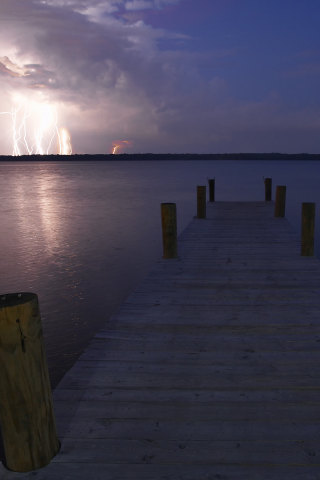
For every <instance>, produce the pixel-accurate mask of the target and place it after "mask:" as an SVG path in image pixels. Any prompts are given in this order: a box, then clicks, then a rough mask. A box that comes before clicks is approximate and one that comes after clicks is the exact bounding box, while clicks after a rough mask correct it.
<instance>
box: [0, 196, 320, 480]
mask: <svg viewBox="0 0 320 480" xmlns="http://www.w3.org/2000/svg"><path fill="white" fill-rule="evenodd" d="M273 209H274V204H273V202H216V203H209V204H207V218H206V219H197V218H194V219H193V220H192V222H191V223H190V224H189V226H188V227H187V228H186V229H185V231H184V232H183V233H182V234H181V235H180V237H179V239H178V255H179V257H178V259H176V260H160V261H159V262H158V263H157V264H156V265H155V267H154V268H153V269H152V271H151V272H150V273H149V275H148V277H147V278H146V279H145V280H144V281H143V282H142V283H141V285H140V286H139V287H138V288H137V290H136V291H135V292H134V293H133V294H132V295H130V296H129V297H128V299H127V300H126V302H125V303H124V304H123V305H122V306H121V307H120V308H119V310H118V312H117V313H116V314H115V315H114V316H113V317H112V318H111V319H110V321H109V322H107V324H106V325H105V327H104V329H102V330H101V331H100V332H99V333H98V334H97V335H96V336H95V338H94V340H93V341H92V342H91V344H90V346H89V348H87V350H86V351H85V352H84V353H83V355H82V356H81V357H80V359H79V360H78V361H77V362H76V363H75V365H74V366H73V368H72V369H71V370H70V371H69V372H68V373H67V375H66V376H65V377H64V379H63V380H62V382H61V383H60V385H59V386H58V387H57V388H56V390H55V391H54V395H53V396H54V403H55V412H56V417H57V423H58V432H59V438H60V439H61V442H62V446H61V451H60V453H59V454H58V455H57V456H56V457H55V458H54V459H53V461H52V462H51V464H50V465H49V466H48V467H45V468H44V469H42V470H38V471H37V472H36V473H37V475H36V477H35V473H34V472H33V473H29V474H15V473H11V472H7V471H5V469H4V468H3V467H2V469H0V477H1V479H3V480H9V479H10V480H11V479H13V480H15V479H18V478H21V477H23V478H27V479H31V478H37V479H39V480H58V479H59V480H60V479H66V480H69V479H70V480H71V479H77V480H82V479H88V478H94V479H95V480H100V479H101V480H102V479H103V480H111V479H112V480H138V479H139V480H144V479H145V480H147V479H148V480H160V479H166V480H216V479H223V480H251V479H252V480H257V479H259V480H278V479H281V480H298V479H299V480H317V479H320V442H319V437H320V263H319V260H318V259H316V258H315V257H301V256H300V239H299V236H298V235H297V233H296V232H295V231H294V230H293V229H292V227H291V226H290V224H289V223H288V221H287V220H286V219H285V218H274V217H273Z"/></svg>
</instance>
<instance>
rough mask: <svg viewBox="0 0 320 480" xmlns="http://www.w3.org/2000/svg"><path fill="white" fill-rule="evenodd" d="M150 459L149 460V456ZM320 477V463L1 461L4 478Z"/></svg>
mask: <svg viewBox="0 0 320 480" xmlns="http://www.w3.org/2000/svg"><path fill="white" fill-rule="evenodd" d="M146 460H147V459H146ZM35 473H36V474H37V477H36V478H37V479H38V480H61V479H63V480H74V479H77V480H88V478H94V479H95V480H159V479H166V480H244V479H245V480H257V479H259V480H278V479H286V480H287V479H288V480H289V479H290V480H306V479H308V480H319V479H320V474H319V464H318V465H294V466H293V465H270V464H268V465H258V466H255V465H251V464H249V465H243V464H236V465H226V464H213V463H212V462H210V463H208V464H207V465H191V464H188V465H185V464H184V463H181V464H178V465H168V464H164V465H159V464H151V463H148V462H147V461H145V462H143V463H142V464H131V463H130V464H118V465H115V464H114V463H109V464H108V465H107V466H106V465H105V464H100V463H98V464H96V463H93V462H88V463H56V462H55V463H51V464H50V465H49V466H48V467H46V469H45V471H43V470H42V471H41V470H37V471H36V472H31V473H29V474H15V473H12V472H8V471H6V470H5V469H4V468H3V467H2V468H1V464H0V474H1V480H19V479H21V478H24V479H26V480H31V479H34V478H35Z"/></svg>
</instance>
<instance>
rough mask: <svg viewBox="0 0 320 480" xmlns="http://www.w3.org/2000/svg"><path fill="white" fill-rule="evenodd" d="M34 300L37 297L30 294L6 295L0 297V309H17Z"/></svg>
mask: <svg viewBox="0 0 320 480" xmlns="http://www.w3.org/2000/svg"><path fill="white" fill-rule="evenodd" d="M35 298H37V295H36V294H35V293H31V292H21V293H6V294H3V295H0V308H8V307H17V306H18V305H23V304H24V303H28V302H30V301H31V300H34V299H35Z"/></svg>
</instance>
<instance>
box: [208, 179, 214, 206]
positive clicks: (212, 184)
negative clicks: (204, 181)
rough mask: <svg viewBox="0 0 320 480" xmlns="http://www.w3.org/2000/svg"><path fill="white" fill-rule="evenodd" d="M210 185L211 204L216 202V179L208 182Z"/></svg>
mask: <svg viewBox="0 0 320 480" xmlns="http://www.w3.org/2000/svg"><path fill="white" fill-rule="evenodd" d="M208 183H209V202H214V193H215V192H214V189H215V179H214V178H213V179H210V180H208Z"/></svg>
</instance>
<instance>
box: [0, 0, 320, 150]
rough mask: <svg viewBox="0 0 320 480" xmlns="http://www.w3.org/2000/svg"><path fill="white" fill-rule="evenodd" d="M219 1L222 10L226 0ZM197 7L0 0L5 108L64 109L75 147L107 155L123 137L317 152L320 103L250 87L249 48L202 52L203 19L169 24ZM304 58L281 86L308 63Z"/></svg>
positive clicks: (1, 102) (0, 146) (155, 144)
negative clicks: (245, 86)
mask: <svg viewBox="0 0 320 480" xmlns="http://www.w3.org/2000/svg"><path fill="white" fill-rule="evenodd" d="M209 1H210V2H212V3H216V4H217V10H216V12H217V13H216V15H217V16H218V15H219V14H220V13H221V8H222V7H221V2H219V1H217V2H215V0H209ZM245 3H246V2H245ZM226 4H228V5H229V8H230V7H231V8H232V7H233V4H234V2H232V1H229V0H228V2H226ZM198 5H200V6H201V8H205V5H206V2H205V1H202V0H201V1H199V3H198ZM218 7H219V8H218ZM192 8H193V9H195V10H196V9H197V2H196V0H180V1H179V0H131V1H124V0H118V1H113V0H109V1H104V2H100V1H95V0H88V1H85V0H83V1H82V0H79V1H76V0H52V1H50V0H48V1H33V0H10V2H9V1H6V2H2V3H1V6H0V85H1V89H0V90H1V93H0V110H1V111H9V110H10V109H11V108H12V105H14V104H15V103H17V102H19V100H21V99H22V98H26V99H28V101H30V102H37V103H39V102H40V103H41V102H42V103H45V104H52V105H54V106H55V108H56V110H57V113H58V117H59V124H61V126H65V127H67V128H68V129H69V131H70V132H71V135H72V141H73V147H74V152H76V153H107V152H109V151H110V148H111V147H112V144H113V142H114V141H116V140H119V141H123V142H124V141H126V142H129V143H128V145H129V144H130V150H129V149H128V150H127V151H128V153H129V152H164V153H166V152H173V153H174V152H199V153H201V152H236V151H292V152H294V151H310V152H311V153H312V152H314V151H318V149H319V140H318V139H317V131H318V129H319V126H320V125H319V123H320V116H319V105H318V104H317V105H312V104H311V103H310V102H306V103H305V104H304V103H303V102H298V103H296V102H292V104H289V102H288V99H286V98H283V97H282V95H281V91H280V92H279V91H278V89H277V88H275V87H274V85H270V87H269V88H265V89H259V93H258V94H255V95H252V96H250V95H248V94H247V93H246V94H243V92H242V91H241V81H243V77H245V76H246V75H250V72H246V71H245V69H246V68H247V67H246V64H245V63H244V64H242V62H243V61H246V57H247V56H248V52H247V51H246V50H245V49H244V48H243V46H239V43H238V42H237V41H236V40H235V41H233V42H232V41H231V42H230V41H229V40H228V41H226V42H225V44H221V42H217V44H216V45H215V44H214V43H215V42H214V41H210V42H209V43H208V45H207V47H206V48H203V43H201V42H200V41H199V38H200V33H201V28H200V27H201V25H200V27H199V28H200V29H199V34H198V35H196V34H195V31H194V29H193V28H190V31H189V29H188V28H186V26H185V24H184V25H183V28H182V27H181V26H180V25H179V24H178V23H177V25H176V28H174V25H172V22H169V23H168V26H167V25H166V21H164V20H163V19H165V18H166V17H165V16H166V15H167V16H168V19H169V18H170V16H172V15H177V12H181V13H183V12H186V15H191V13H190V12H192ZM204 13H205V12H204ZM198 15H199V13H198ZM159 19H161V21H160V20H159ZM161 22H162V23H161ZM160 24H161V25H160ZM190 24H191V25H192V22H191V23H190ZM187 25H188V22H187ZM200 43H201V45H200ZM297 50H298V49H297ZM301 51H302V50H301ZM295 58H296V60H295V61H294V62H293V68H292V66H291V70H290V69H287V70H286V69H285V68H283V70H282V69H280V70H279V78H280V77H281V81H282V82H284V81H289V80H288V79H289V78H290V79H291V78H294V81H296V78H297V77H298V76H299V75H298V73H299V71H301V70H303V68H304V65H305V64H306V63H307V62H309V63H310V57H307V58H305V57H303V55H301V54H300V57H299V58H298V56H297V57H295ZM243 59H244V60H243ZM241 64H242V67H241ZM311 64H312V65H316V64H317V58H316V59H314V61H312V62H311ZM241 68H243V70H241ZM295 71H297V75H294V72H295ZM230 72H233V74H234V75H239V88H238V87H235V86H234V84H233V81H232V79H230V75H231V73H230ZM288 72H289V73H288ZM307 73H308V72H307ZM318 73H319V72H317V69H316V68H315V67H313V70H312V72H311V74H312V75H318ZM286 75H287V80H285V77H286ZM299 78H302V75H300V76H299ZM290 81H291V80H290ZM10 121H11V119H10V116H9V117H8V116H5V115H2V116H0V126H1V131H2V134H1V136H0V154H10V153H11V143H10V142H11V140H10V128H11V127H10ZM123 145H125V144H123Z"/></svg>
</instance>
